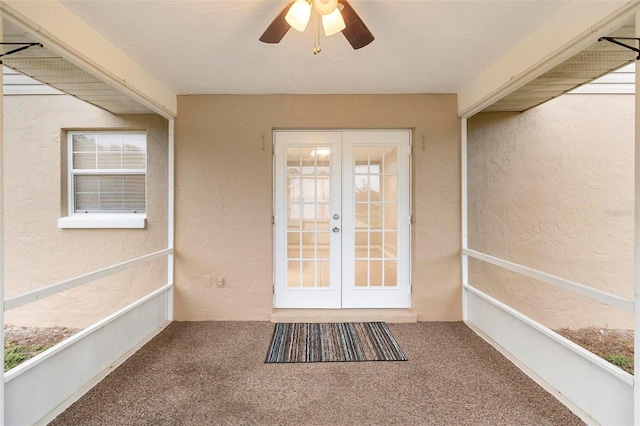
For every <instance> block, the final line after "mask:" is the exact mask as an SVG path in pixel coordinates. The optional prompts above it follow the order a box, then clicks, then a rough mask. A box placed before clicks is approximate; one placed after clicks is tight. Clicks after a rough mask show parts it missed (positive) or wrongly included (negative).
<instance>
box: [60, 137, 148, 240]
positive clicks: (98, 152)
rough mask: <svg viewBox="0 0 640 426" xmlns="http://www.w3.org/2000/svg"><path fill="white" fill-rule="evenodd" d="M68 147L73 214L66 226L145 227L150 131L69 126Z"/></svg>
mask: <svg viewBox="0 0 640 426" xmlns="http://www.w3.org/2000/svg"><path fill="white" fill-rule="evenodd" d="M67 153H68V160H67V161H68V164H67V171H68V175H67V179H68V185H69V195H68V197H69V208H68V212H69V215H68V216H67V217H66V218H61V219H60V221H59V225H60V227H61V228H67V227H69V228H79V227H80V228H141V227H144V221H145V213H146V174H147V135H146V132H141V131H136V132H130V131H126V132H123V131H120V132H76V131H74V132H68V134H67ZM140 225H142V226H140Z"/></svg>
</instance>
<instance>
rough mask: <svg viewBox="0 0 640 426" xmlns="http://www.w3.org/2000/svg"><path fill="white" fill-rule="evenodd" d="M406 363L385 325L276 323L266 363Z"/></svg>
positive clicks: (367, 323)
mask: <svg viewBox="0 0 640 426" xmlns="http://www.w3.org/2000/svg"><path fill="white" fill-rule="evenodd" d="M406 360H407V358H406V357H405V355H404V353H403V352H402V349H400V346H399V345H398V342H396V339H394V337H393V335H392V334H391V331H390V330H389V328H388V327H387V324H385V323H384V322H356V323H353V322H349V323H326V324H315V323H278V324H276V326H275V330H274V331H273V337H272V338H271V346H270V347H269V352H268V353H267V358H266V359H265V362H266V363H280V362H332V361H406Z"/></svg>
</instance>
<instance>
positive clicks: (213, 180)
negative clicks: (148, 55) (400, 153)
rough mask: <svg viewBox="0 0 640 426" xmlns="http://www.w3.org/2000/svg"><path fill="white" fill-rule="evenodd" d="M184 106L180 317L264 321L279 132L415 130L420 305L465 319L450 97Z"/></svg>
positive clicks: (193, 100) (179, 134)
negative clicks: (220, 283) (209, 282)
mask: <svg viewBox="0 0 640 426" xmlns="http://www.w3.org/2000/svg"><path fill="white" fill-rule="evenodd" d="M178 111H179V114H178V118H177V120H176V202H177V211H176V250H177V254H176V291H175V317H176V319H178V320H268V319H269V317H270V313H271V311H272V308H273V301H272V282H273V279H272V276H273V249H272V247H273V240H272V225H271V211H272V156H271V148H270V146H271V143H272V130H273V129H274V128H287V129H288V128H296V129H342V128H345V129H348V128H361V129H367V128H412V129H414V143H415V145H416V146H415V150H414V153H415V155H414V156H413V194H414V198H413V209H414V213H415V218H416V223H415V224H414V227H413V235H412V238H413V241H412V243H413V259H412V264H413V265H412V275H413V277H412V284H413V293H412V304H413V309H414V310H415V311H417V313H418V319H419V320H424V321H426V320H441V321H454V320H460V319H461V302H460V297H461V296H460V260H459V259H460V189H459V188H460V178H459V176H460V148H459V146H460V143H459V141H460V125H459V124H460V121H459V119H458V118H457V115H456V111H457V102H456V97H455V95H369V96H366V95H340V96H337V95H336V96H331V95H328V96H327V95H322V96H302V95H300V96H295V95H264V96H231V95H226V96H225V95H202V96H180V97H179V98H178ZM423 135H424V143H423V139H422V137H423ZM263 137H264V145H263ZM203 276H213V277H214V280H215V277H216V276H224V277H225V280H226V284H225V286H224V287H222V288H218V287H216V285H215V283H214V284H213V286H212V287H204V286H203Z"/></svg>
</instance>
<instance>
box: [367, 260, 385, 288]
mask: <svg viewBox="0 0 640 426" xmlns="http://www.w3.org/2000/svg"><path fill="white" fill-rule="evenodd" d="M369 268H370V271H371V272H370V277H369V285H370V286H371V287H380V286H382V260H372V261H371V262H369Z"/></svg>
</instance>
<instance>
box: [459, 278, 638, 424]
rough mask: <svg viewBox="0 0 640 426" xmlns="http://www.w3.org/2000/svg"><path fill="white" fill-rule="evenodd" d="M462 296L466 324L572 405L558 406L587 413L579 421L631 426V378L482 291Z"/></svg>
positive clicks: (562, 400)
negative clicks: (486, 337) (487, 338)
mask: <svg viewBox="0 0 640 426" xmlns="http://www.w3.org/2000/svg"><path fill="white" fill-rule="evenodd" d="M463 291H466V292H467V298H468V299H467V300H468V302H469V321H468V323H469V324H471V325H473V326H474V327H475V328H477V329H478V330H480V331H481V332H482V333H483V334H484V335H486V336H488V337H489V338H490V339H489V340H487V341H488V342H489V343H492V342H495V343H497V345H499V346H500V347H501V348H503V349H504V350H505V351H506V352H508V353H509V354H511V356H512V357H514V358H515V359H517V360H518V361H519V363H521V364H522V365H524V366H526V367H527V369H528V370H530V371H532V372H533V373H535V376H537V377H539V378H540V379H541V380H542V381H544V382H545V383H547V384H548V385H549V386H550V387H551V388H552V391H550V393H551V394H552V395H554V396H556V397H557V395H558V394H561V395H563V396H564V398H566V399H567V400H569V401H570V402H571V404H566V400H565V399H564V398H559V400H560V402H562V403H564V404H565V405H567V407H569V408H570V409H572V408H573V409H575V407H577V408H579V410H578V411H575V410H574V412H575V413H576V414H578V415H580V413H581V412H583V413H584V414H586V416H585V417H583V420H585V421H591V420H593V421H595V422H596V423H599V424H603V425H618V426H623V425H632V424H633V409H634V408H633V376H631V375H630V374H628V373H626V372H624V371H622V370H620V369H618V368H617V367H614V366H613V365H611V364H609V363H607V362H606V361H605V360H603V359H601V358H599V357H597V356H595V355H593V354H592V353H590V352H589V351H587V350H585V349H583V348H580V347H579V346H577V345H575V344H573V343H571V342H569V341H568V340H566V339H564V338H562V337H561V336H559V335H556V334H555V333H553V332H552V331H551V330H549V329H548V328H547V327H544V326H543V325H541V324H539V323H537V322H536V321H534V320H532V319H530V318H528V317H526V316H525V315H523V314H521V313H519V312H517V311H515V310H514V309H512V308H509V307H508V306H506V305H505V304H503V303H501V302H499V301H497V300H496V299H494V298H492V297H491V296H488V295H487V294H485V293H483V292H482V291H480V290H477V289H475V288H473V287H466V288H465V289H464V290H463ZM561 341H562V342H561ZM523 371H525V370H523ZM525 373H526V371H525ZM532 378H534V379H535V377H533V376H532ZM547 390H548V389H547Z"/></svg>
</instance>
